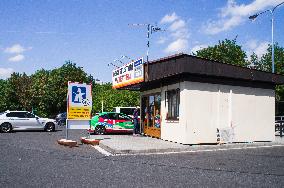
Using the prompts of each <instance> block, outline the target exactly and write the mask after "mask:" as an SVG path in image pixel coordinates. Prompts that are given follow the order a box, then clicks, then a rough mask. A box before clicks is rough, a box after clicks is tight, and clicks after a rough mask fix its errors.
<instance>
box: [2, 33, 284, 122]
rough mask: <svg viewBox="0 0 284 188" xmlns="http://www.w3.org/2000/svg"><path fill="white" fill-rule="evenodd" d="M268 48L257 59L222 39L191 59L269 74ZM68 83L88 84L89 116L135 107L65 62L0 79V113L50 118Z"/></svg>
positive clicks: (63, 101)
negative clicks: (20, 111) (119, 107)
mask: <svg viewBox="0 0 284 188" xmlns="http://www.w3.org/2000/svg"><path fill="white" fill-rule="evenodd" d="M271 50H272V48H271V45H270V46H268V48H267V52H266V53H265V54H263V55H262V56H261V57H258V56H257V55H256V54H255V53H252V54H251V55H250V57H247V54H246V52H245V51H244V50H243V49H242V47H241V46H240V45H238V44H237V42H236V39H234V40H229V39H225V40H223V41H219V42H218V44H216V45H213V46H209V47H207V48H204V49H201V50H199V51H197V52H196V53H193V55H196V56H198V57H203V58H207V59H211V60H215V61H219V62H224V63H228V64H233V65H238V66H243V67H250V68H255V69H258V70H262V71H267V72H271ZM274 54H275V72H276V73H278V74H284V66H283V65H284V48H283V47H280V46H279V45H278V44H277V43H276V44H275V47H274ZM68 81H71V82H81V83H90V84H92V95H93V113H96V112H100V111H101V106H102V103H103V106H104V111H111V110H112V109H113V107H116V106H136V105H139V100H140V97H139V92H136V91H128V90H115V89H112V84H111V83H104V84H98V83H96V81H95V79H94V78H93V77H92V76H91V75H87V73H86V72H84V70H83V69H82V67H78V66H77V65H76V64H75V63H73V62H71V61H66V62H65V63H64V64H63V65H62V66H61V67H59V68H55V69H53V70H45V69H41V70H38V71H36V72H35V73H34V74H32V75H30V76H28V75H27V74H25V73H16V72H14V73H13V74H12V75H11V76H10V77H9V78H8V79H6V80H3V79H0V93H1V99H0V112H2V111H5V110H28V111H34V112H35V113H36V114H37V115H40V116H44V117H50V116H54V115H56V114H57V113H59V112H65V111H66V108H67V90H68V85H67V83H68ZM276 99H277V100H284V87H283V86H277V88H276Z"/></svg>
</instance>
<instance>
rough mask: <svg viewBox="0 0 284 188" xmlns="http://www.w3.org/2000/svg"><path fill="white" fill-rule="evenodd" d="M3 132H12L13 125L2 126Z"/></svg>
mask: <svg viewBox="0 0 284 188" xmlns="http://www.w3.org/2000/svg"><path fill="white" fill-rule="evenodd" d="M1 132H3V133H9V132H12V125H11V124H10V123H3V124H2V125H1Z"/></svg>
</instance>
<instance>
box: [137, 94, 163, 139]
mask: <svg viewBox="0 0 284 188" xmlns="http://www.w3.org/2000/svg"><path fill="white" fill-rule="evenodd" d="M160 110H161V94H160V93H155V94H151V95H147V96H143V97H142V116H141V117H142V124H143V128H144V133H145V134H146V135H149V136H153V137H157V138H160V137H161V120H160Z"/></svg>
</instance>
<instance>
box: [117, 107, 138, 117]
mask: <svg viewBox="0 0 284 188" xmlns="http://www.w3.org/2000/svg"><path fill="white" fill-rule="evenodd" d="M135 108H136V107H114V108H113V112H117V113H123V114H126V115H129V116H130V117H132V118H133V112H134V110H135ZM139 116H140V110H139Z"/></svg>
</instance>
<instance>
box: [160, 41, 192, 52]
mask: <svg viewBox="0 0 284 188" xmlns="http://www.w3.org/2000/svg"><path fill="white" fill-rule="evenodd" d="M187 49H188V41H187V40H186V39H177V40H176V41H173V42H172V43H170V44H169V45H168V47H167V48H166V49H165V52H166V53H172V52H184V51H186V50H187Z"/></svg>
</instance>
